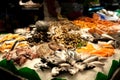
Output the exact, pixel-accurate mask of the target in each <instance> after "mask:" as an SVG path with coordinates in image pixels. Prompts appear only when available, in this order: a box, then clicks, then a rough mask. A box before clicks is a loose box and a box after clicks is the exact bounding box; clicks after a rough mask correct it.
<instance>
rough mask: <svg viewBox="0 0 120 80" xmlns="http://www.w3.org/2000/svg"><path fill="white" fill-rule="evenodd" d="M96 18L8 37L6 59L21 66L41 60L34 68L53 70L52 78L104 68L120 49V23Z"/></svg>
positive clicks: (5, 38) (33, 27)
mask: <svg viewBox="0 0 120 80" xmlns="http://www.w3.org/2000/svg"><path fill="white" fill-rule="evenodd" d="M96 16H97V15H94V16H93V17H94V18H88V17H84V18H80V19H78V20H75V21H68V20H63V21H48V22H46V21H37V22H36V23H35V24H34V25H30V26H29V27H28V28H26V29H24V30H22V31H21V30H20V31H19V30H17V31H16V32H15V34H7V35H5V36H3V37H1V39H0V43H1V44H0V51H1V53H4V54H3V56H2V59H7V60H13V61H14V63H15V64H16V65H19V66H23V65H26V62H27V61H33V60H35V59H38V60H39V61H37V62H34V64H35V65H34V64H32V65H34V68H35V69H37V70H40V71H41V72H42V73H44V71H45V70H50V74H51V76H52V77H54V76H58V75H60V74H62V73H68V74H70V75H75V74H77V73H81V72H83V71H87V70H93V69H95V68H104V66H105V65H106V64H105V62H106V60H107V59H108V58H110V57H112V56H114V55H115V49H119V48H120V34H119V30H120V28H119V24H118V23H115V22H110V21H104V20H99V18H98V17H96ZM116 25H118V26H117V27H116ZM38 73H39V71H38Z"/></svg>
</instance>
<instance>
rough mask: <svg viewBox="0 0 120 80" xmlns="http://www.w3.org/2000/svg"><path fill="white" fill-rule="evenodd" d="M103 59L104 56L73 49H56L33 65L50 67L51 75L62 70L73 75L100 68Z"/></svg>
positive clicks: (41, 67) (55, 74)
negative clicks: (78, 51)
mask: <svg viewBox="0 0 120 80" xmlns="http://www.w3.org/2000/svg"><path fill="white" fill-rule="evenodd" d="M105 60H106V58H105V57H98V56H95V55H87V54H84V55H81V54H78V53H76V52H75V51H73V50H56V51H55V52H54V53H53V54H51V55H49V56H43V57H41V59H40V62H39V63H36V64H35V66H34V67H35V68H38V69H41V70H46V69H51V75H52V76H58V75H60V74H61V73H63V72H65V73H67V72H68V73H69V74H71V75H75V74H76V73H78V72H81V71H84V70H89V69H93V68H95V67H99V68H102V67H103V66H104V61H105Z"/></svg>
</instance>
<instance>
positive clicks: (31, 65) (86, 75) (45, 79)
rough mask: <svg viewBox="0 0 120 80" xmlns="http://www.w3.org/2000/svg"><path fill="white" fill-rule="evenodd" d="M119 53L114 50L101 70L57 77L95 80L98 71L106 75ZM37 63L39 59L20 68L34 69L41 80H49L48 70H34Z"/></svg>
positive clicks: (49, 73)
mask: <svg viewBox="0 0 120 80" xmlns="http://www.w3.org/2000/svg"><path fill="white" fill-rule="evenodd" d="M119 52H120V50H118V49H116V50H115V54H114V55H113V56H111V57H108V59H107V60H106V62H105V66H104V68H103V69H101V68H99V67H96V68H94V69H91V70H86V71H80V72H78V73H77V74H75V75H70V74H67V73H64V74H61V75H59V76H57V77H61V78H64V79H67V80H95V77H96V74H97V72H99V71H100V72H103V73H105V74H108V72H109V69H110V67H111V64H112V60H119V59H120V55H119V54H120V53H119ZM39 61H40V60H39V59H33V60H32V61H31V60H28V61H27V62H26V63H25V64H24V65H23V66H22V67H29V68H32V69H35V70H36V71H37V73H38V74H39V76H40V78H41V79H42V80H51V79H52V76H51V70H50V69H46V70H45V71H41V70H37V69H36V68H34V65H35V64H36V63H38V62H39Z"/></svg>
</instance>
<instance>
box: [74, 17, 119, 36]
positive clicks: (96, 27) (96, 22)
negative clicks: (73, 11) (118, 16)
mask: <svg viewBox="0 0 120 80" xmlns="http://www.w3.org/2000/svg"><path fill="white" fill-rule="evenodd" d="M73 23H74V24H76V25H78V26H79V27H80V28H90V32H92V33H94V32H95V33H98V34H103V33H105V34H111V33H117V32H118V31H119V30H120V28H119V29H118V28H115V26H116V27H117V26H119V24H118V23H117V22H112V21H107V20H100V19H96V18H89V17H83V18H79V19H77V20H74V21H73Z"/></svg>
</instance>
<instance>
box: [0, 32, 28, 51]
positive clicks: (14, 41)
mask: <svg viewBox="0 0 120 80" xmlns="http://www.w3.org/2000/svg"><path fill="white" fill-rule="evenodd" d="M25 40H26V38H25V36H22V35H19V34H11V33H9V34H7V35H4V36H2V37H1V39H0V52H3V53H4V52H6V51H7V52H9V51H10V50H13V49H14V47H18V46H19V47H20V46H21V47H22V46H29V45H28V44H27V43H28V42H26V41H25Z"/></svg>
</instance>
